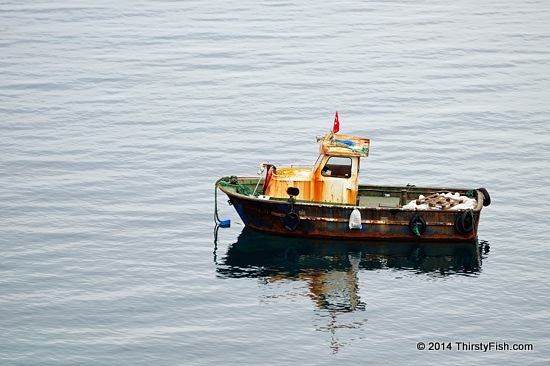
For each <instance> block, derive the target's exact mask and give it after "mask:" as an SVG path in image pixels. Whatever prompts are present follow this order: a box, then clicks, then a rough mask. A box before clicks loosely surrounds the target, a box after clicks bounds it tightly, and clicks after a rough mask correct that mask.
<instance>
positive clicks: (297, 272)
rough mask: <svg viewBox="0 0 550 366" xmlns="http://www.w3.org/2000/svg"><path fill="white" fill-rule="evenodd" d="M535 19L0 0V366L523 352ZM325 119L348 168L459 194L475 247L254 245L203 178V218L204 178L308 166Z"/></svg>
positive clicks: (336, 361)
mask: <svg viewBox="0 0 550 366" xmlns="http://www.w3.org/2000/svg"><path fill="white" fill-rule="evenodd" d="M548 19H550V2H547V1H543V0H540V1H526V2H524V1H507V0H504V1H503V0H500V1H483V2H480V1H468V0H465V1H448V0H440V1H437V0H434V1H406V0H396V1H374V2H371V1H359V0H355V1H339V2H319V1H264V2H257V1H246V0H243V1H238V2H237V1H217V2H216V1H211V0H202V1H192V0H185V1H168V0H167V1H125V0H121V1H118V2H114V3H113V2H112V1H94V2H62V1H51V0H48V1H31V0H29V1H24V2H16V1H2V2H0V30H1V33H0V34H1V38H0V70H1V76H0V124H1V130H0V141H1V143H0V202H1V204H0V205H1V206H0V207H1V209H0V220H1V221H0V222H1V224H0V254H1V260H0V364H2V365H157V366H160V365H214V364H224V365H258V364H266V365H363V364H365V365H367V364H368V365H403V364H409V365H428V364H434V365H436V364H437V365H440V364H445V365H463V364H474V365H488V364H492V365H497V364H498V365H543V364H547V361H548V359H550V312H549V310H548V285H547V279H548V277H549V274H550V271H549V269H548V263H547V256H548V251H547V249H546V248H545V245H546V244H547V240H548V239H547V238H548V237H549V235H550V224H549V223H548V219H549V217H548V213H547V212H548V210H547V205H548V202H550V194H549V193H548V186H549V184H550V178H549V176H548V167H549V163H550V148H549V147H548V133H549V132H550V121H549V115H550V105H549V103H548V101H549V99H550V98H549V97H550V93H549V90H550V26H549V23H548ZM336 110H338V111H339V115H340V124H341V132H342V133H345V134H352V135H359V136H364V137H368V138H370V139H371V154H370V156H369V158H368V159H367V160H366V161H365V162H364V163H363V165H362V172H361V181H362V182H365V183H372V184H403V185H404V184H407V183H411V184H415V185H417V186H422V185H432V186H456V187H464V188H478V187H485V188H486V189H487V190H488V191H489V193H490V194H491V198H492V204H491V205H490V206H488V207H486V208H485V209H484V210H483V212H482V216H481V222H480V230H479V239H480V242H479V247H474V248H471V247H470V248H457V247H453V246H450V245H447V244H444V245H442V246H440V247H435V248H434V247H422V246H415V245H412V246H407V245H404V244H402V243H394V246H393V247H390V248H388V247H387V246H384V245H378V244H376V243H374V244H365V243H363V244H349V243H347V244H343V243H333V242H323V241H321V242H319V241H308V240H290V239H280V238H273V237H269V236H268V237H266V236H263V235H259V234H257V233H253V232H252V233H250V232H249V231H247V230H243V225H242V222H241V221H240V219H239V218H238V216H237V215H236V213H235V212H234V210H233V208H232V207H230V206H228V205H227V204H226V198H225V197H223V196H222V194H221V192H219V194H218V208H219V214H220V217H221V218H223V219H230V220H231V227H230V228H228V229H219V230H218V231H215V230H214V220H213V213H214V197H215V195H214V182H215V181H216V180H217V179H218V178H219V177H222V176H227V175H250V176H254V175H255V173H256V170H257V168H258V165H259V164H260V163H261V162H263V161H269V162H271V163H275V164H285V163H297V164H313V162H314V161H315V159H316V154H317V144H316V142H315V135H317V134H324V133H326V132H328V130H329V129H330V127H331V125H332V119H333V116H334V112H335V111H336ZM419 342H424V343H425V344H426V347H427V348H428V347H429V344H430V342H432V344H433V342H440V343H442V345H443V346H444V348H443V347H440V346H438V347H440V348H442V349H439V350H428V349H427V348H426V349H425V350H418V349H417V344H418V343H419ZM458 342H464V344H468V343H470V344H480V343H481V344H485V345H489V344H490V342H496V343H495V344H504V343H506V344H508V345H509V346H510V347H511V346H512V345H515V344H530V345H532V350H526V351H513V350H510V351H505V350H497V349H494V348H491V349H489V350H487V351H486V352H484V351H483V350H481V351H476V350H470V351H468V350H464V349H462V350H461V349H459V343H458ZM449 345H450V346H451V348H452V349H450V350H449V349H447V347H448V346H449ZM493 345H494V344H493ZM433 347H435V346H433Z"/></svg>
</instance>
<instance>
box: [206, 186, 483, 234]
mask: <svg viewBox="0 0 550 366" xmlns="http://www.w3.org/2000/svg"><path fill="white" fill-rule="evenodd" d="M223 179H224V178H222V179H220V180H219V181H218V183H217V186H218V187H219V188H220V189H221V190H222V191H223V192H224V193H225V194H226V195H227V196H228V197H229V203H230V204H231V205H232V206H233V207H234V208H235V210H236V211H237V213H238V214H239V216H240V218H241V219H242V221H243V223H244V224H245V225H246V226H247V227H250V228H253V229H255V230H259V231H262V232H265V233H270V234H276V235H285V236H293V237H307V238H323V239H346V240H362V241H365V240H415V241H419V240H420V241H474V240H476V238H477V230H478V224H479V219H480V213H481V209H482V207H483V199H484V196H483V192H481V191H479V190H470V192H473V193H474V195H475V197H476V199H477V205H476V207H475V208H474V209H472V210H437V209H425V210H414V209H413V210H411V209H404V208H402V207H382V206H380V205H379V207H367V206H361V205H357V206H355V205H346V204H327V203H316V202H310V201H294V202H293V200H289V199H286V200H285V199H262V198H258V197H255V196H254V195H247V194H243V193H242V192H239V189H238V187H239V186H241V187H250V189H251V190H252V189H253V187H254V186H255V185H257V182H258V179H257V178H256V179H254V178H236V177H233V183H236V184H223V183H221V182H226V180H223ZM235 179H237V180H236V181H235ZM260 183H261V182H260ZM359 191H360V195H361V194H362V195H363V196H366V194H367V193H366V192H367V191H368V192H370V193H368V194H370V195H371V197H378V196H380V198H379V199H380V200H381V201H382V200H384V199H385V198H386V197H387V198H395V199H396V200H400V201H401V202H407V201H410V200H412V199H414V198H417V197H418V195H419V194H420V193H421V192H422V194H428V193H430V192H441V191H449V192H462V193H463V192H466V190H464V189H448V188H417V187H383V186H360V187H359ZM361 192H363V193H361ZM355 208H357V209H358V210H359V212H360V214H361V224H362V225H361V228H360V229H350V227H349V221H350V215H351V214H352V212H353V210H354V209H355ZM464 215H469V216H468V220H470V224H469V226H468V227H467V228H466V230H464V227H460V220H461V219H462V220H463V219H464V217H466V216H464ZM419 217H420V218H419ZM418 220H421V221H423V224H424V227H422V230H421V232H419V231H418V230H413V226H412V224H413V223H414V222H418Z"/></svg>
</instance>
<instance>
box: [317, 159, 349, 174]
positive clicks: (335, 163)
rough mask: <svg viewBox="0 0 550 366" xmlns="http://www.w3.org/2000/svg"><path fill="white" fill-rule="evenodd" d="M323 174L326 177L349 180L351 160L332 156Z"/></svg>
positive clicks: (322, 171)
mask: <svg viewBox="0 0 550 366" xmlns="http://www.w3.org/2000/svg"><path fill="white" fill-rule="evenodd" d="M321 174H322V175H323V176H325V177H336V178H349V177H351V158H345V157H341V156H331V157H330V158H329V159H328V160H327V163H326V164H325V166H324V167H323V170H321Z"/></svg>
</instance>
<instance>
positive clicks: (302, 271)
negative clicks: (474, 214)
mask: <svg viewBox="0 0 550 366" xmlns="http://www.w3.org/2000/svg"><path fill="white" fill-rule="evenodd" d="M215 243H216V242H215ZM488 250H489V246H488V244H487V243H486V242H481V243H479V242H456V243H441V242H438V243H426V242H421V243H420V242H419V243H415V242H387V241H385V242H368V243H360V242H356V241H353V242H349V241H329V240H311V239H303V238H288V237H278V236H273V235H269V234H264V233H260V232H257V231H254V230H253V229H250V228H246V227H245V228H244V229H243V231H242V232H241V234H240V236H239V237H238V240H237V242H235V243H233V244H232V245H230V246H229V248H228V250H227V254H226V255H225V256H224V257H223V258H218V257H217V245H216V247H215V250H214V261H215V262H216V265H217V266H216V271H217V274H218V276H219V277H222V278H243V277H248V278H258V279H261V280H263V281H265V283H266V284H269V283H274V282H277V281H286V282H292V281H300V282H302V283H305V285H306V286H307V289H308V291H307V292H308V293H307V296H309V297H310V298H311V299H312V300H313V302H314V303H315V305H316V307H317V308H318V309H319V310H320V311H321V312H325V311H326V312H327V313H328V314H329V316H330V318H331V320H329V325H328V326H324V327H321V328H323V329H325V330H329V331H330V332H331V333H332V334H333V340H332V342H331V348H332V349H333V351H334V352H337V350H338V348H339V343H338V341H337V340H336V339H335V334H334V332H335V328H337V327H339V326H341V324H340V325H339V324H338V322H337V321H336V319H335V317H336V315H337V314H343V313H351V312H354V311H360V310H365V306H366V304H365V302H364V301H362V300H361V298H360V296H359V280H358V273H359V272H360V271H365V270H366V271H369V270H384V269H397V270H400V271H403V273H404V274H407V273H408V274H412V275H414V274H424V275H429V276H435V277H446V276H450V275H467V276H471V275H473V276H475V275H478V274H479V273H480V271H481V262H482V258H483V257H484V256H485V255H486V254H487V253H488ZM294 290H295V289H294ZM304 295H306V294H304ZM283 296H284V295H283Z"/></svg>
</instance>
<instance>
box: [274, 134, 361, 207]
mask: <svg viewBox="0 0 550 366" xmlns="http://www.w3.org/2000/svg"><path fill="white" fill-rule="evenodd" d="M318 141H319V153H320V155H319V158H318V159H317V162H316V163H315V165H314V166H313V168H303V167H281V168H274V167H273V168H272V169H269V170H268V173H267V174H268V176H267V177H266V181H267V187H265V192H264V194H265V195H266V196H269V197H274V198H288V193H287V189H288V188H289V187H295V188H298V189H299V192H300V193H299V194H298V195H297V196H296V199H297V200H302V201H313V202H330V203H342V204H351V205H355V204H356V201H357V192H358V185H359V183H358V176H359V160H360V158H361V157H367V156H368V154H369V148H370V141H369V139H366V138H361V137H354V136H347V135H339V134H332V133H329V134H327V135H325V136H324V137H321V138H319V137H318Z"/></svg>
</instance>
